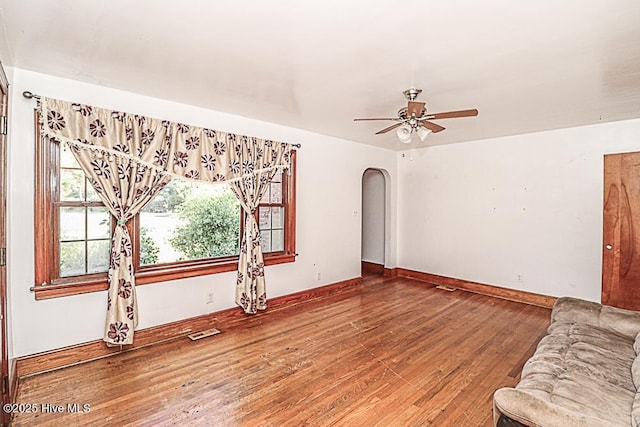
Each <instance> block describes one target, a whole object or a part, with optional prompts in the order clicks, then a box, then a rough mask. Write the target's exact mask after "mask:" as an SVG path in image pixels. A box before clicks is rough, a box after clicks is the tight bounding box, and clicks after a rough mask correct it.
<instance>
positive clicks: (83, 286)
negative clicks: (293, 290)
mask: <svg viewBox="0 0 640 427" xmlns="http://www.w3.org/2000/svg"><path fill="white" fill-rule="evenodd" d="M295 259H296V256H295V255H294V254H286V253H281V254H273V255H270V256H266V257H265V260H264V264H265V266H269V265H276V264H284V263H289V262H294V261H295ZM237 268H238V259H237V258H234V259H231V260H225V261H223V262H217V263H206V264H205V263H203V264H197V263H196V264H192V265H186V266H170V267H162V266H160V267H150V268H147V269H142V270H141V271H138V272H136V275H135V276H136V285H147V284H149V283H159V282H166V281H169V280H176V279H185V278H188V277H197V276H205V275H209V274H217V273H224V272H228V271H235V270H237ZM108 288H109V285H108V283H107V274H106V273H105V274H103V275H100V277H97V278H92V279H90V280H82V281H77V282H68V283H55V284H51V285H39V286H33V287H32V288H31V289H30V290H31V291H32V292H33V293H34V294H35V298H36V300H42V299H50V298H58V297H65V296H69V295H79V294H86V293H89V292H98V291H105V290H107V289H108Z"/></svg>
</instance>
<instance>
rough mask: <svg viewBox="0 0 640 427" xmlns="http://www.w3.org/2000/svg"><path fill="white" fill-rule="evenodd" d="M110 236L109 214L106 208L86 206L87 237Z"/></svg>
mask: <svg viewBox="0 0 640 427" xmlns="http://www.w3.org/2000/svg"><path fill="white" fill-rule="evenodd" d="M110 236H111V214H110V213H109V211H108V210H107V208H105V207H102V208H87V239H108V238H109V237H110Z"/></svg>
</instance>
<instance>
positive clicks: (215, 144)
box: [40, 97, 291, 345]
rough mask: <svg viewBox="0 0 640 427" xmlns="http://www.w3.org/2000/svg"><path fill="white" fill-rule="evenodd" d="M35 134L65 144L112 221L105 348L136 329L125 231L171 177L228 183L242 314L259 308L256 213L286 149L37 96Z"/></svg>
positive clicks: (261, 287)
mask: <svg viewBox="0 0 640 427" xmlns="http://www.w3.org/2000/svg"><path fill="white" fill-rule="evenodd" d="M40 117H41V134H42V135H43V137H48V138H54V139H56V140H58V141H61V142H65V143H67V144H69V146H70V147H71V152H72V153H73V155H74V156H75V158H76V160H77V161H78V163H79V164H80V167H81V168H82V170H83V171H84V173H85V175H87V177H88V181H89V182H90V183H91V185H92V186H93V188H94V190H95V191H96V193H97V194H98V196H99V197H100V199H101V200H102V202H103V203H104V204H105V206H106V207H107V208H108V209H109V211H110V212H111V214H112V215H113V216H114V218H115V220H116V226H115V230H114V233H113V237H112V240H111V253H110V266H109V271H108V278H109V292H108V301H107V320H106V325H105V335H104V338H103V339H104V341H105V342H107V344H110V345H122V344H131V343H133V334H134V330H135V328H136V326H137V324H138V309H137V300H136V292H135V276H134V269H133V255H132V244H131V236H130V235H129V231H128V229H127V227H126V223H127V221H129V220H130V219H131V218H133V217H134V216H135V215H136V214H137V213H138V212H140V210H142V209H143V208H144V206H145V205H146V204H147V203H149V202H150V201H151V200H152V199H153V198H154V197H155V195H156V194H157V193H158V192H159V191H160V190H161V189H162V188H163V187H164V186H165V185H166V184H168V183H169V182H170V181H171V179H172V177H180V178H186V179H191V180H199V181H207V182H228V183H230V184H231V189H232V190H233V192H234V194H235V195H236V197H238V199H239V201H240V205H241V206H242V208H243V209H244V211H245V212H246V215H245V229H244V231H245V232H244V233H243V236H242V241H241V245H240V246H241V253H240V257H239V262H238V278H237V283H236V303H237V304H238V305H240V306H241V307H242V308H243V309H244V311H245V312H247V313H255V312H256V310H261V309H265V308H266V292H265V282H264V262H263V258H262V251H261V247H260V232H259V229H258V225H257V223H256V220H255V218H254V213H255V209H256V208H257V205H258V203H259V200H260V198H261V197H262V195H263V194H264V192H265V190H266V188H268V184H269V182H270V181H271V179H272V178H273V176H274V174H275V173H276V171H277V170H278V169H288V168H289V167H290V162H291V145H290V144H287V143H283V142H276V141H271V140H268V139H263V138H256V137H249V136H245V135H236V134H233V133H228V132H222V131H217V130H212V129H206V128H202V127H198V126H191V125H186V124H183V123H177V122H171V121H167V120H160V119H156V118H151V117H146V116H142V115H138V114H131V113H124V112H120V111H112V110H107V109H103V108H98V107H94V106H90V105H83V104H77V103H71V102H67V101H61V100H57V99H51V98H45V97H42V98H41V100H40Z"/></svg>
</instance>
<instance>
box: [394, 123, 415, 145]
mask: <svg viewBox="0 0 640 427" xmlns="http://www.w3.org/2000/svg"><path fill="white" fill-rule="evenodd" d="M396 135H398V139H399V140H400V142H402V143H405V144H409V143H411V126H409V125H406V124H405V125H402V126H400V127H399V128H398V129H396Z"/></svg>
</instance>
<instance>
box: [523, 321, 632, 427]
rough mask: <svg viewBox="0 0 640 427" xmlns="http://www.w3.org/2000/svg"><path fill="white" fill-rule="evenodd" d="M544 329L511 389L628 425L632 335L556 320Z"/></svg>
mask: <svg viewBox="0 0 640 427" xmlns="http://www.w3.org/2000/svg"><path fill="white" fill-rule="evenodd" d="M548 332H549V335H547V336H546V337H544V338H543V339H542V340H541V341H540V343H539V345H538V349H537V350H536V353H535V354H534V355H533V356H532V357H531V359H529V361H527V363H526V364H525V366H524V368H523V369H522V377H521V380H520V383H519V384H518V385H517V386H516V390H519V391H522V392H526V393H528V394H530V395H532V396H535V397H537V398H538V399H540V400H541V401H543V402H547V404H549V405H551V406H560V407H562V408H565V409H566V410H568V411H573V412H575V413H576V414H582V415H585V416H589V417H594V418H600V419H602V420H605V421H606V422H609V423H610V425H612V426H618V425H620V426H629V425H631V408H632V405H633V402H634V398H635V395H636V387H635V385H634V384H633V380H632V378H631V366H632V363H633V362H634V360H635V359H636V354H635V351H634V350H633V344H634V340H633V339H631V338H629V337H627V336H625V335H621V334H618V333H616V332H612V331H611V330H609V329H603V328H599V327H596V326H593V325H589V324H571V323H559V322H556V323H554V324H552V325H551V326H550V327H549V330H548Z"/></svg>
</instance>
